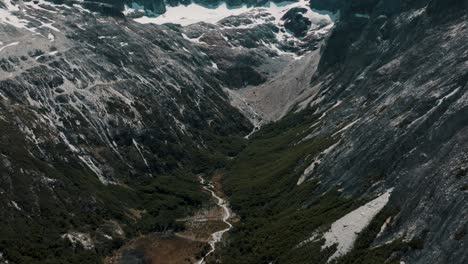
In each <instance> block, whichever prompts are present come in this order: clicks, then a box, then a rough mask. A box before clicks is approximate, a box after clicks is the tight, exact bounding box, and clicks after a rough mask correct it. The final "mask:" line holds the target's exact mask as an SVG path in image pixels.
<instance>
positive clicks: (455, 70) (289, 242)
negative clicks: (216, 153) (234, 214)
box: [220, 1, 468, 263]
mask: <svg viewBox="0 0 468 264" xmlns="http://www.w3.org/2000/svg"><path fill="white" fill-rule="evenodd" d="M318 2H319V1H318ZM324 2H325V1H324ZM365 2H366V3H365V4H362V5H359V4H358V1H347V4H345V5H344V6H341V7H339V8H340V12H341V16H340V21H339V22H338V23H337V25H336V26H335V28H334V29H333V31H332V33H331V35H330V36H329V38H328V39H327V44H326V46H324V48H323V49H322V55H321V58H320V62H319V65H318V69H317V71H316V72H315V73H313V71H311V74H313V76H312V81H311V82H310V85H309V88H308V89H310V90H316V92H314V93H313V95H312V96H310V97H307V98H305V99H304V100H302V102H300V103H299V104H297V106H296V109H295V110H294V111H293V112H291V113H289V115H288V116H286V117H285V118H284V119H282V120H281V121H279V122H277V123H275V124H272V125H269V126H266V127H264V128H263V129H262V130H260V132H258V133H257V134H255V135H254V136H253V138H252V139H251V142H250V143H249V145H248V147H247V148H246V150H245V151H243V152H242V153H241V154H240V155H239V158H238V160H237V161H234V162H233V164H232V165H231V166H232V167H231V169H230V171H231V176H230V177H227V178H226V179H225V187H226V188H228V193H229V194H230V195H231V198H232V200H231V201H232V204H233V208H234V210H237V211H238V212H239V214H240V215H241V217H243V220H242V221H241V222H242V224H241V225H239V226H238V227H237V229H236V230H234V231H233V232H232V234H231V235H232V237H231V238H230V243H228V244H227V246H226V248H225V250H224V251H223V252H221V253H220V254H221V255H222V256H223V257H224V262H225V263H239V262H242V263H267V262H273V263H325V262H327V261H328V262H330V261H331V262H333V261H336V262H338V263H400V261H401V262H402V263H403V262H404V263H464V262H466V260H467V257H468V256H467V253H466V252H467V237H466V232H467V220H468V211H467V210H468V208H467V206H466V197H467V183H468V178H467V177H466V162H467V161H466V155H465V152H466V144H465V143H464V142H465V141H466V140H465V135H466V126H467V122H466V120H465V119H466V118H465V116H466V113H465V108H466V106H465V104H466V98H465V97H466V89H467V80H468V79H467V75H466V72H467V67H468V64H467V57H466V55H467V50H468V49H467V44H466V43H467V36H468V34H467V31H466V30H467V22H466V21H467V2H466V1H450V2H446V1H416V2H414V1H399V2H398V3H395V1H365ZM313 4H314V3H313V2H312V5H313ZM321 4H324V8H325V7H326V8H328V9H333V8H335V7H333V6H330V7H327V5H326V3H321ZM317 89H318V90H317ZM253 157H261V158H256V159H253ZM388 193H391V195H390V196H387V194H388ZM379 197H382V198H380V199H381V200H382V199H384V198H385V197H387V198H389V200H388V202H386V200H382V201H383V205H384V207H382V205H381V204H375V205H372V204H368V203H367V202H369V201H371V200H372V199H375V198H379ZM385 199H386V198H385ZM376 201H378V200H376ZM362 205H365V206H364V207H362V208H361V207H360V206H362ZM366 223H370V224H369V225H367V224H366ZM346 253H347V255H345V254H346ZM340 256H342V257H341V258H340Z"/></svg>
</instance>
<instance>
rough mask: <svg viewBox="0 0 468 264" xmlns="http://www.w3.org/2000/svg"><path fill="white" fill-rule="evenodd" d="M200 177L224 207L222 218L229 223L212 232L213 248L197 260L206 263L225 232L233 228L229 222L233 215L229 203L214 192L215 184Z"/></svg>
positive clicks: (202, 263)
mask: <svg viewBox="0 0 468 264" xmlns="http://www.w3.org/2000/svg"><path fill="white" fill-rule="evenodd" d="M199 178H200V183H201V184H202V185H203V189H205V190H207V191H208V192H210V193H211V196H213V198H215V199H216V204H217V205H218V206H219V207H221V208H222V209H223V219H222V220H223V222H224V223H226V224H227V225H228V227H227V228H225V229H223V230H220V231H216V232H214V233H212V234H211V239H210V241H209V242H208V243H209V244H210V246H211V249H210V251H208V252H207V253H206V254H205V256H203V258H202V259H201V260H200V261H198V262H197V264H205V258H206V257H208V256H209V255H210V254H212V253H213V252H214V251H215V249H216V243H218V242H220V241H221V239H222V238H223V234H224V233H226V232H228V231H229V230H231V228H232V224H231V223H229V222H228V219H229V218H230V217H231V210H230V209H229V207H228V203H227V202H226V201H225V200H224V199H222V198H221V197H219V196H218V195H216V193H215V192H214V189H215V187H214V186H213V184H211V183H209V184H206V182H205V179H203V177H201V176H199Z"/></svg>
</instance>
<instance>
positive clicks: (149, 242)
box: [104, 171, 237, 264]
mask: <svg viewBox="0 0 468 264" xmlns="http://www.w3.org/2000/svg"><path fill="white" fill-rule="evenodd" d="M223 174H224V173H223V172H221V171H217V172H215V173H213V174H212V175H211V179H210V181H209V183H207V182H206V180H205V179H204V178H202V177H201V176H200V179H201V185H202V186H201V190H200V191H203V192H210V193H211V194H212V196H211V197H212V198H213V199H212V200H211V201H208V202H207V203H206V204H205V205H204V206H203V208H201V209H199V210H198V211H196V212H195V213H194V214H193V215H191V216H189V217H187V218H183V219H178V220H177V221H178V222H182V223H183V225H184V226H185V229H184V230H183V231H181V232H172V231H168V232H165V233H151V234H148V235H144V236H140V237H138V238H136V239H133V240H131V241H129V242H128V243H126V244H125V245H123V246H122V247H121V248H120V249H119V250H117V251H116V252H115V253H114V254H113V255H112V256H110V257H107V258H106V260H105V262H104V263H105V264H138V263H151V264H179V263H180V264H182V263H200V262H201V261H202V260H201V259H202V258H204V259H206V261H207V262H209V261H213V258H214V257H213V256H212V255H213V254H211V253H212V250H213V248H212V247H211V244H214V243H215V242H217V241H219V239H220V238H221V236H222V235H223V233H224V232H226V231H228V229H229V227H230V225H227V224H226V221H228V222H229V223H233V222H236V221H237V218H236V217H235V215H233V214H232V213H231V212H230V209H228V207H227V206H226V202H225V197H226V196H225V195H224V193H223V192H222V188H221V178H222V176H223ZM221 204H222V205H223V206H221ZM225 208H226V209H225ZM226 210H229V212H226ZM202 263H205V262H204V260H203V262H202Z"/></svg>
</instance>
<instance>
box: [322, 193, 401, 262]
mask: <svg viewBox="0 0 468 264" xmlns="http://www.w3.org/2000/svg"><path fill="white" fill-rule="evenodd" d="M392 191H393V188H391V189H389V190H387V191H386V192H385V193H383V194H382V195H380V196H379V197H377V198H375V199H374V200H372V201H370V202H368V203H366V204H365V205H363V206H361V207H359V208H358V209H356V210H354V211H352V212H351V213H349V214H347V215H345V216H343V217H342V218H340V219H338V220H337V221H336V222H334V223H333V224H332V226H331V228H330V230H329V231H328V232H326V233H325V234H324V235H323V237H324V238H325V240H326V241H325V244H324V245H323V246H322V249H325V248H327V247H331V246H333V245H335V244H337V250H336V252H335V253H334V254H333V255H332V256H331V257H330V258H329V259H328V262H330V261H331V260H333V259H335V258H337V257H340V256H343V255H345V254H346V253H348V252H349V251H350V250H351V249H352V248H353V245H354V242H355V241H356V238H357V236H358V235H359V233H360V232H362V230H364V228H366V227H367V226H368V225H369V224H370V222H371V221H372V219H373V218H374V217H375V216H376V215H377V214H378V213H379V212H380V211H381V210H382V209H383V208H384V206H385V205H386V204H387V203H388V201H389V199H390V195H391V194H392Z"/></svg>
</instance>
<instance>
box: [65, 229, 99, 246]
mask: <svg viewBox="0 0 468 264" xmlns="http://www.w3.org/2000/svg"><path fill="white" fill-rule="evenodd" d="M62 239H68V240H69V241H70V242H71V243H72V244H73V245H76V244H80V245H81V246H83V248H84V249H86V250H92V249H94V244H93V240H92V239H91V236H90V235H89V234H86V233H79V232H69V233H66V234H63V235H62Z"/></svg>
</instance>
